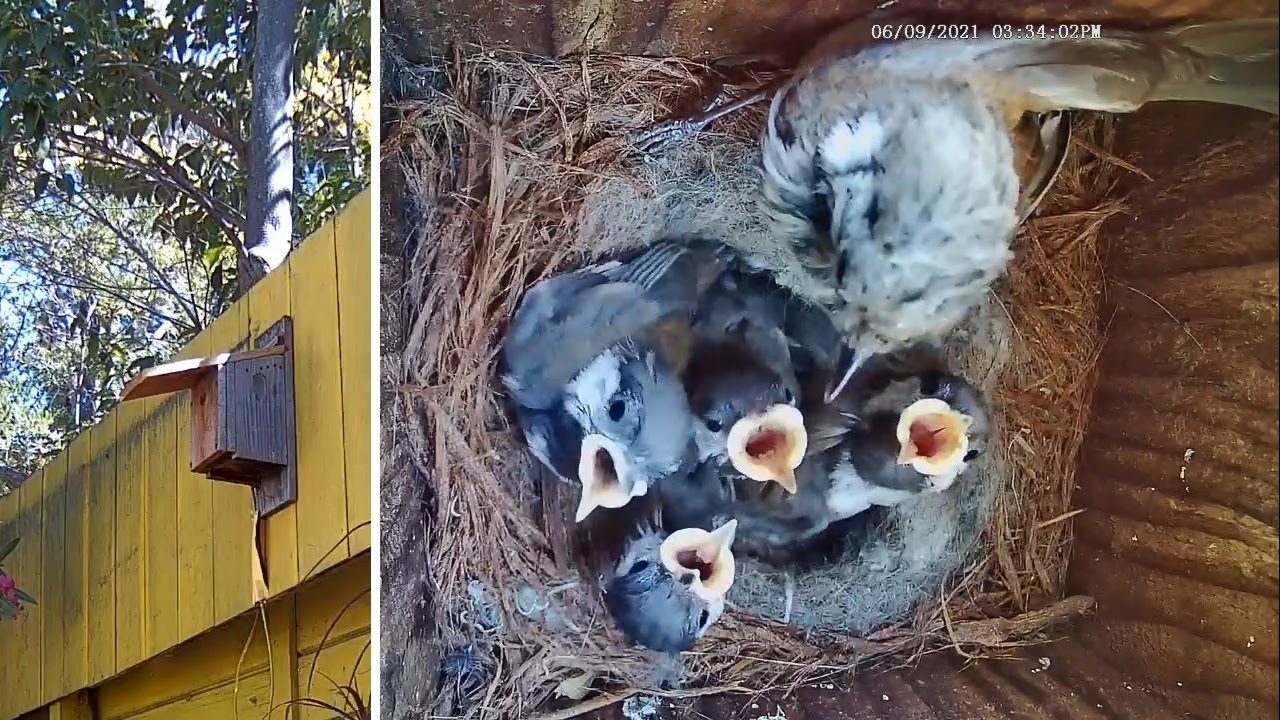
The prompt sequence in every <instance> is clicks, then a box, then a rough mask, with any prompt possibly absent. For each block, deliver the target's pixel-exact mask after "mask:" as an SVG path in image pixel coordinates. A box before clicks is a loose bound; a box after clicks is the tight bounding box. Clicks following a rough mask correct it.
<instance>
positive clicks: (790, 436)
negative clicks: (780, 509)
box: [727, 405, 809, 493]
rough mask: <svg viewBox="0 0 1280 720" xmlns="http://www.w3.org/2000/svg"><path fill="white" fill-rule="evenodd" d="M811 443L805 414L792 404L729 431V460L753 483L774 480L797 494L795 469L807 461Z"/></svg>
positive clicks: (767, 412) (754, 417)
mask: <svg viewBox="0 0 1280 720" xmlns="http://www.w3.org/2000/svg"><path fill="white" fill-rule="evenodd" d="M808 442H809V436H808V433H807V432H805V428H804V415H802V414H801V413H800V411H799V410H798V409H796V408H795V407H794V406H792V405H774V406H773V407H771V408H769V409H768V410H766V411H765V412H763V413H760V414H756V415H748V416H747V417H744V418H743V419H741V420H739V421H738V422H736V423H734V425H733V427H732V428H730V429H729V437H728V441H727V444H728V450H729V461H730V462H731V463H732V464H733V467H734V469H736V470H737V471H738V472H740V473H742V474H743V475H746V476H747V477H749V478H751V479H753V480H756V481H758V482H769V481H773V482H776V483H778V484H779V485H781V486H783V487H784V488H786V489H787V491H788V492H792V493H794V492H795V491H796V476H795V469H796V467H798V466H799V465H800V462H801V461H802V460H803V459H804V454H805V451H806V450H807V449H808Z"/></svg>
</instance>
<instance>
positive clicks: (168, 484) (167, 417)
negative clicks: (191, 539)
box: [142, 396, 186, 657]
mask: <svg viewBox="0 0 1280 720" xmlns="http://www.w3.org/2000/svg"><path fill="white" fill-rule="evenodd" d="M142 402H143V403H144V404H143V408H144V413H145V416H146V417H145V420H144V421H143V423H142V431H143V433H144V434H145V436H146V440H145V448H146V453H147V456H146V463H145V467H144V471H143V477H144V479H145V480H144V482H145V493H144V494H145V496H146V499H145V500H144V503H145V505H146V508H147V521H146V542H145V545H146V551H145V554H146V557H147V562H146V569H145V573H146V598H147V599H146V623H145V625H144V635H145V642H146V645H145V649H146V652H145V657H152V656H154V655H157V654H159V653H161V652H163V651H165V650H168V649H169V648H171V647H173V646H174V645H176V644H177V643H178V632H179V631H178V626H179V617H178V607H179V599H178V482H177V480H178V475H177V470H178V468H177V465H176V463H175V462H174V455H175V454H176V453H177V446H178V443H179V442H183V443H185V442H186V438H182V439H181V440H179V438H178V434H177V431H178V417H177V416H178V398H177V396H170V397H167V398H147V399H146V400H143V401H142ZM183 479H184V480H185V479H186V478H185V477H184V478H183Z"/></svg>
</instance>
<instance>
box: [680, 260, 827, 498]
mask: <svg viewBox="0 0 1280 720" xmlns="http://www.w3.org/2000/svg"><path fill="white" fill-rule="evenodd" d="M794 302H795V301H794V299H793V298H792V297H791V296H790V295H789V294H788V293H787V292H786V291H784V290H782V289H781V288H780V287H778V286H777V285H776V284H774V283H773V282H772V280H769V279H767V278H764V277H762V276H761V275H758V274H751V273H749V271H745V270H742V269H740V268H732V267H731V268H730V269H729V270H727V271H726V272H725V273H724V274H723V275H722V276H721V278H720V280H719V281H717V283H716V284H715V285H713V286H712V288H711V289H710V290H709V291H708V292H707V294H706V295H705V296H704V297H703V299H702V301H701V302H700V304H699V307H698V310H697V312H696V313H695V315H694V325H693V329H694V336H695V338H696V344H695V346H694V351H693V355H692V357H691V359H690V363H689V367H688V368H687V370H686V372H685V378H684V379H685V386H686V388H687V389H688V393H689V404H690V409H691V410H692V411H693V414H694V416H695V417H696V419H697V420H696V422H695V424H694V440H695V443H696V444H697V447H698V456H699V459H701V460H707V459H715V460H727V461H728V462H730V463H732V464H733V467H734V468H735V469H736V470H737V471H738V472H740V473H742V474H743V475H745V476H747V477H749V478H752V479H753V480H756V481H759V482H770V481H773V482H777V483H778V484H780V485H782V486H783V487H784V488H786V489H787V490H788V491H789V492H795V486H796V484H795V468H796V466H798V465H799V464H800V461H801V459H802V458H803V457H804V452H805V447H806V445H807V437H806V434H805V428H804V416H803V414H801V412H800V410H799V409H798V408H797V407H796V403H797V401H798V395H799V384H798V382H797V380H796V371H795V368H794V366H793V363H792V357H791V350H792V341H791V339H790V338H789V337H788V335H787V333H786V332H785V331H784V329H783V328H784V326H785V325H786V316H787V313H788V310H789V305H790V304H793V303H794Z"/></svg>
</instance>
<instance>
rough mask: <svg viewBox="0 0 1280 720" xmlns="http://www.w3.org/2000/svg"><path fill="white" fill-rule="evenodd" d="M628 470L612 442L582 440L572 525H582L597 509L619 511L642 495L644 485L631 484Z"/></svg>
mask: <svg viewBox="0 0 1280 720" xmlns="http://www.w3.org/2000/svg"><path fill="white" fill-rule="evenodd" d="M629 470H630V468H629V467H628V465H627V458H626V454H625V453H623V452H622V448H621V447H620V446H619V445H618V444H617V443H615V442H614V441H613V440H610V439H609V438H607V437H605V436H603V435H588V436H586V437H585V438H583V439H582V455H581V457H580V458H579V459H578V480H579V481H580V482H581V483H582V498H581V499H579V500H578V511H577V513H576V514H575V516H574V522H582V521H583V520H585V519H586V517H587V516H588V515H590V514H591V511H592V510H595V509H596V508H598V507H606V508H620V507H622V506H624V505H626V504H627V503H628V502H629V501H630V500H631V498H633V497H636V496H638V495H643V494H645V492H646V491H647V490H648V484H647V483H643V482H636V481H634V480H633V479H632V475H633V473H632V472H630V471H629Z"/></svg>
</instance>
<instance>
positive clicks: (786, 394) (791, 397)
mask: <svg viewBox="0 0 1280 720" xmlns="http://www.w3.org/2000/svg"><path fill="white" fill-rule="evenodd" d="M782 397H783V399H784V400H786V402H787V404H788V405H790V404H791V403H793V402H795V400H796V396H795V394H793V393H792V392H791V388H783V389H782Z"/></svg>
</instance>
